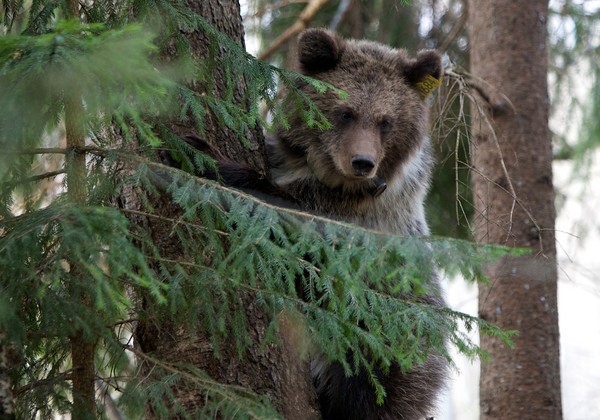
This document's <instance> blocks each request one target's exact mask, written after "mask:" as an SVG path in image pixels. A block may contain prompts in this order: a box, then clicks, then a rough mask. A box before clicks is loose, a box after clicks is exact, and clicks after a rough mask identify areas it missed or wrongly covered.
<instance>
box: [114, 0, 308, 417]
mask: <svg viewBox="0 0 600 420" xmlns="http://www.w3.org/2000/svg"><path fill="white" fill-rule="evenodd" d="M189 6H190V7H191V8H192V9H193V10H194V11H196V12H197V13H199V14H200V15H202V16H204V17H205V18H206V19H207V20H208V22H209V23H210V24H211V25H213V26H214V27H216V28H217V29H219V30H220V31H221V32H222V33H223V34H225V35H227V36H229V37H230V38H231V39H233V40H235V41H236V42H238V43H239V44H240V45H242V46H243V45H244V40H243V38H244V32H243V26H242V20H241V16H240V8H239V4H238V1H237V0H210V1H206V0H200V1H195V2H189ZM186 36H187V37H188V39H189V40H190V42H191V44H192V46H193V50H194V55H195V56H196V57H198V58H202V57H206V56H207V54H208V51H209V49H208V44H207V43H208V39H207V37H206V35H205V34H203V33H202V32H201V31H193V32H189V33H186ZM225 78H226V75H224V74H223V73H222V71H221V70H219V71H218V72H217V74H216V75H215V89H214V92H212V93H213V94H215V95H222V93H223V92H224V91H225V87H224V86H225ZM199 89H202V88H199ZM244 89H245V84H244V81H241V82H240V83H239V85H238V86H237V91H236V95H235V96H236V100H237V101H238V102H239V101H241V100H243V99H242V98H243V91H244ZM200 93H204V92H200ZM174 128H175V130H176V131H177V132H178V133H180V134H182V135H185V134H190V133H194V132H195V129H194V127H192V126H191V125H190V126H181V125H179V126H177V127H174ZM195 134H199V133H195ZM202 136H203V139H204V140H206V141H207V142H209V143H211V144H213V145H215V146H216V147H218V148H219V149H220V150H221V151H222V152H223V154H225V155H226V156H228V157H230V158H232V159H234V160H237V161H239V162H246V163H248V164H250V165H251V166H253V167H254V168H255V169H257V170H259V171H262V172H264V171H265V168H266V159H265V153H264V143H263V142H264V139H263V136H262V132H261V129H260V128H257V129H256V130H254V131H253V132H251V133H248V137H247V139H248V141H249V142H250V143H251V147H250V148H249V149H248V148H245V147H243V146H242V144H241V142H240V140H239V138H237V137H236V135H235V134H234V133H232V132H231V131H230V130H227V129H225V128H223V127H222V126H220V125H219V124H218V123H217V122H216V121H215V119H213V118H212V117H209V118H208V119H207V121H206V126H205V132H204V133H203V134H202ZM136 194H138V193H137V192H135V191H130V192H129V193H126V194H124V195H123V197H121V198H122V202H123V205H124V206H125V207H128V208H133V209H135V208H136V207H137V206H138V204H139V197H136ZM155 204H156V210H157V212H159V214H160V215H161V216H166V217H175V218H176V217H177V216H178V215H179V214H180V213H181V211H180V209H179V208H178V207H177V206H175V205H174V204H172V203H170V200H169V198H167V197H165V198H164V199H162V200H160V202H158V203H155ZM138 222H139V223H142V224H143V225H144V226H146V227H147V229H148V231H149V232H151V235H152V237H153V240H154V243H155V244H159V246H160V248H161V253H162V255H163V256H164V257H165V258H172V259H173V260H180V259H181V257H182V254H181V247H180V246H179V244H178V243H177V240H176V238H173V235H171V233H172V228H173V226H172V225H171V224H168V223H163V222H161V221H159V220H157V219H151V218H148V219H145V220H142V219H138ZM201 245H202V244H199V249H201ZM244 302H245V303H246V307H247V308H246V313H247V317H248V319H249V322H250V324H251V330H252V331H253V335H252V344H251V346H250V348H249V350H248V352H247V354H246V357H245V358H244V360H239V359H238V357H237V355H236V351H235V348H234V344H233V342H231V343H229V344H227V343H225V344H224V345H223V347H222V348H221V349H220V350H221V358H220V359H216V358H215V357H214V355H213V352H212V345H211V342H210V340H209V339H208V338H207V336H206V335H205V334H203V332H202V331H200V330H198V331H197V334H196V335H195V336H194V337H193V338H191V337H190V336H189V335H188V334H186V333H185V332H184V328H183V326H178V325H170V324H168V325H167V324H158V325H156V324H155V320H147V322H140V324H139V326H138V330H137V334H136V339H137V343H138V346H139V347H140V348H141V350H142V351H144V352H148V353H150V354H152V356H153V357H155V358H158V359H161V360H164V361H165V362H168V363H174V362H185V363H189V364H192V365H193V366H195V367H196V368H198V369H201V370H204V371H205V372H206V373H208V374H209V375H210V376H211V377H212V378H213V379H214V380H216V381H218V382H221V383H224V384H235V385H239V386H242V387H246V388H248V389H251V390H253V391H255V392H256V393H259V394H261V395H265V396H268V397H270V398H271V401H273V402H274V403H275V405H276V407H277V408H278V409H279V411H280V412H281V413H282V414H283V416H285V418H288V419H312V418H318V414H317V410H316V396H315V393H314V390H313V389H312V384H311V382H310V376H309V370H308V365H307V363H306V362H305V361H301V360H300V357H299V354H298V348H300V347H301V346H299V345H298V343H297V342H296V341H295V340H297V338H298V337H297V334H296V333H297V329H296V328H295V327H294V325H293V322H291V321H290V320H287V321H286V320H283V321H282V322H281V323H280V331H281V333H280V336H279V338H280V341H281V344H280V345H279V346H274V345H269V346H267V347H266V348H265V349H261V348H260V346H259V345H258V344H259V342H260V340H261V339H262V338H264V334H265V330H266V326H267V324H268V317H267V315H266V314H265V313H263V312H262V311H261V309H260V308H259V307H258V304H257V303H256V302H255V300H254V299H253V296H246V297H244ZM151 369H152V366H150V365H148V366H147V370H146V372H144V373H148V372H149V371H150V370H151ZM144 373H142V375H141V377H142V378H143V376H144ZM174 392H175V393H176V397H177V399H178V401H179V402H180V403H182V404H183V405H184V406H185V407H187V408H189V409H194V408H196V407H199V406H202V404H203V402H204V396H203V395H202V393H201V392H200V391H199V390H198V389H175V390H174Z"/></svg>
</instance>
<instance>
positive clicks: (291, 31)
mask: <svg viewBox="0 0 600 420" xmlns="http://www.w3.org/2000/svg"><path fill="white" fill-rule="evenodd" d="M327 3H329V0H311V2H310V3H308V4H307V5H306V7H305V8H304V10H303V11H302V13H300V16H298V19H297V20H296V22H294V24H293V25H292V26H290V27H289V28H287V29H286V30H285V31H284V32H283V33H282V34H281V35H279V36H278V37H277V39H275V41H273V43H272V44H271V45H270V46H269V47H268V48H267V49H266V50H265V51H263V52H262V53H260V54H259V55H258V59H259V60H266V59H267V58H269V57H270V56H271V55H272V54H273V53H274V52H275V51H277V50H278V49H279V48H280V47H281V46H282V45H283V44H284V43H285V42H286V41H288V40H289V39H290V38H292V37H294V36H295V35H297V34H298V33H300V32H301V31H302V30H303V29H305V28H306V27H307V26H308V24H309V23H310V21H311V20H313V19H314V17H315V16H316V14H317V12H318V11H319V10H320V9H321V8H322V7H323V6H325V5H326V4H327Z"/></svg>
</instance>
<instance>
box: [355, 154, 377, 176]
mask: <svg viewBox="0 0 600 420" xmlns="http://www.w3.org/2000/svg"><path fill="white" fill-rule="evenodd" d="M374 167H375V160H374V159H373V158H372V157H370V156H364V155H356V156H354V157H352V169H354V175H356V176H365V175H368V174H369V172H371V170H372V169H373V168H374Z"/></svg>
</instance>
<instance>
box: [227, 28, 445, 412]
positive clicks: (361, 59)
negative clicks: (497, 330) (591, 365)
mask: <svg viewBox="0 0 600 420" xmlns="http://www.w3.org/2000/svg"><path fill="white" fill-rule="evenodd" d="M298 61H299V70H300V72H302V73H303V74H305V75H307V76H310V77H313V78H315V79H318V80H321V81H324V82H327V83H330V84H331V85H334V86H335V87H337V88H339V89H341V90H343V91H344V92H346V93H347V97H346V98H345V99H344V98H341V97H340V95H338V93H336V92H334V91H331V90H330V91H327V92H326V93H325V94H322V93H318V92H317V91H316V90H315V89H314V88H313V87H311V86H310V85H309V84H307V83H305V82H304V83H303V82H299V87H300V89H302V91H303V92H304V93H305V94H307V95H308V96H309V97H310V99H311V100H312V101H313V102H314V103H315V104H316V105H317V106H318V107H319V109H320V110H321V111H322V112H323V113H324V114H325V116H326V117H327V118H328V120H329V121H330V122H331V124H332V125H333V127H332V128H331V129H329V130H319V129H317V128H308V127H307V126H306V124H305V123H304V122H303V121H302V120H301V119H300V117H297V116H296V117H292V119H291V121H290V125H291V128H289V129H287V130H281V131H279V132H278V133H276V135H275V136H273V137H271V138H269V139H268V141H267V149H268V154H269V166H270V171H271V179H268V180H263V179H258V178H257V177H256V176H253V174H252V172H251V171H248V170H247V169H246V170H244V169H242V168H241V167H240V166H239V165H237V166H236V164H235V163H232V162H225V161H224V160H222V161H221V162H220V176H221V177H222V179H223V180H224V181H225V182H226V183H228V184H230V185H232V186H237V187H241V188H244V187H246V188H248V187H249V188H251V189H254V190H259V191H262V192H266V193H268V194H273V195H276V196H279V197H284V198H285V199H287V200H288V201H292V202H293V203H295V205H296V206H298V207H300V208H302V209H304V210H307V211H311V212H315V213H318V214H321V215H325V216H327V217H330V218H333V219H338V220H343V221H346V222H351V223H355V224H358V225H360V226H363V227H366V228H372V229H376V230H379V231H382V232H386V233H395V234H398V235H406V236H408V235H413V236H424V235H428V233H429V229H428V226H427V222H426V219H425V214H424V204H423V202H424V199H425V195H426V193H427V190H428V186H429V182H430V176H431V169H432V165H433V160H432V157H431V151H430V148H431V146H430V142H429V139H428V136H427V131H428V125H429V121H428V104H427V100H426V98H425V97H426V96H427V93H428V92H429V91H430V90H431V88H432V87H433V86H435V84H436V83H439V82H438V80H439V79H440V77H441V72H442V65H441V58H440V55H439V54H438V53H437V52H435V51H433V50H425V51H421V52H419V53H418V54H417V55H416V57H414V58H411V57H409V55H408V54H407V53H406V52H405V51H404V50H398V49H393V48H390V47H387V46H384V45H381V44H378V43H375V42H371V41H364V40H344V39H342V38H341V37H339V36H338V35H337V34H336V33H333V32H330V31H327V30H323V29H309V30H306V31H305V32H303V33H302V34H301V36H300V38H299V45H298ZM429 283H430V284H429V285H428V290H429V295H428V296H427V297H426V298H425V300H426V301H427V302H429V303H431V304H433V305H438V306H442V305H443V304H444V302H443V299H442V298H441V293H440V288H439V284H438V280H437V278H435V277H434V278H432V279H430V282H429ZM311 371H312V374H313V380H314V384H315V388H316V391H317V396H318V399H319V404H320V409H321V414H322V416H323V418H324V419H357V420H358V419H361V420H363V419H390V420H391V419H424V418H426V417H427V416H429V415H431V410H432V409H433V408H434V405H435V403H436V399H437V396H438V394H439V391H440V389H441V388H442V387H443V384H444V382H445V377H446V373H447V364H446V361H445V359H444V358H443V357H441V356H440V355H438V354H435V353H433V354H431V355H430V357H429V359H428V360H427V361H426V362H425V363H424V364H422V365H419V366H416V367H415V368H414V369H413V370H412V371H410V372H408V373H406V372H401V371H400V369H399V367H397V366H392V368H391V369H390V372H389V374H387V375H381V378H380V380H381V382H382V384H383V385H384V387H385V389H386V394H387V396H386V398H385V401H384V403H383V404H382V405H378V404H377V403H376V398H375V391H374V389H373V386H372V385H371V384H370V382H369V380H368V378H367V377H366V375H364V374H359V375H357V376H352V377H346V375H345V374H344V371H343V369H342V367H341V365H340V364H338V363H330V362H328V361H326V360H324V359H323V357H315V358H314V360H313V361H312V363H311Z"/></svg>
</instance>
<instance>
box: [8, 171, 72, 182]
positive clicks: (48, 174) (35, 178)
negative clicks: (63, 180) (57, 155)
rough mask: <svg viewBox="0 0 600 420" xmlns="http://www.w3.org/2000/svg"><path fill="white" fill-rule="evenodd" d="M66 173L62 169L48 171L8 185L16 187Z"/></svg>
mask: <svg viewBox="0 0 600 420" xmlns="http://www.w3.org/2000/svg"><path fill="white" fill-rule="evenodd" d="M66 172H67V171H65V170H64V169H59V170H57V171H50V172H45V173H43V174H40V175H35V176H30V177H27V178H22V179H19V180H15V181H12V182H10V183H9V185H11V186H12V185H17V184H26V183H28V182H35V181H40V180H42V179H46V178H53V177H55V176H57V175H62V174H64V173H66Z"/></svg>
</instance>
